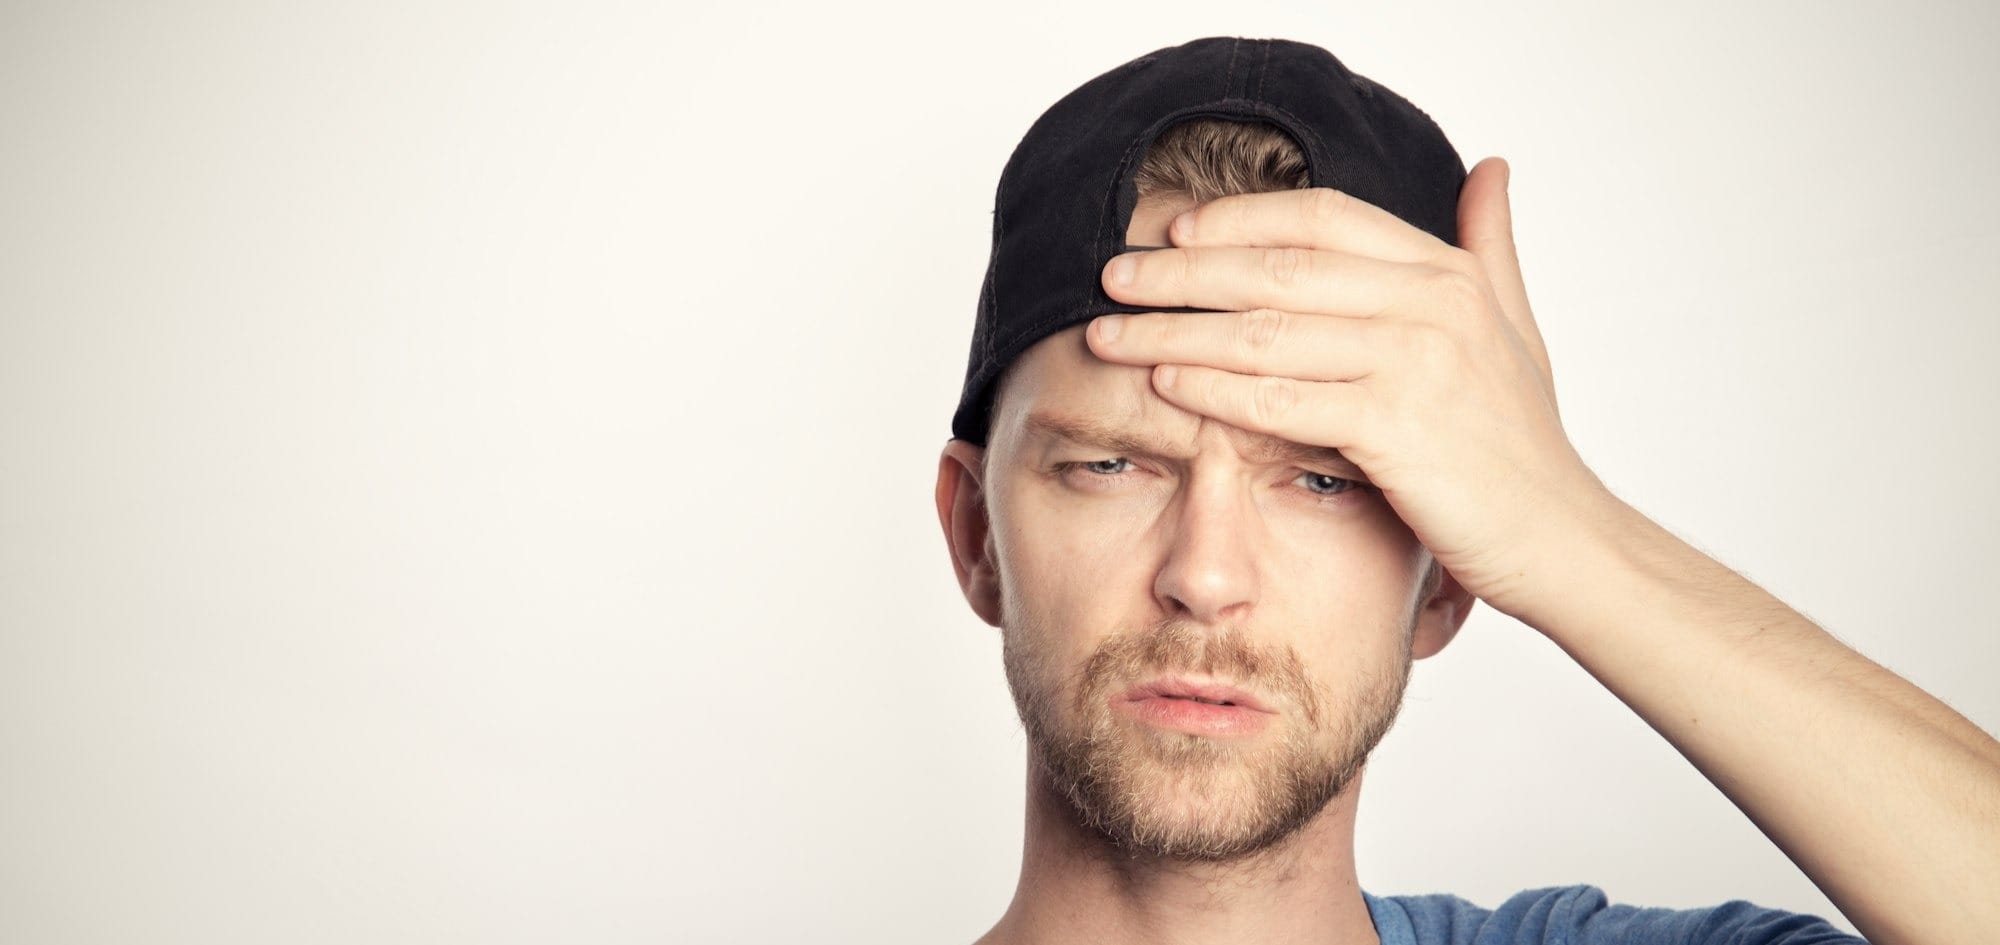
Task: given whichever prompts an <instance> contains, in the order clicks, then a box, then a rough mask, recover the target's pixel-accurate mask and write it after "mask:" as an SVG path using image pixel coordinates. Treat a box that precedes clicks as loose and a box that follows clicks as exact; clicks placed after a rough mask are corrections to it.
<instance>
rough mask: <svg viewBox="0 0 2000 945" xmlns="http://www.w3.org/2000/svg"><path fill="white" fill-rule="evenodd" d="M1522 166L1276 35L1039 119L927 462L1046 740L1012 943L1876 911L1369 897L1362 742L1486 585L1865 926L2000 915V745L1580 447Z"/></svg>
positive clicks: (1731, 938) (1685, 933) (1526, 938)
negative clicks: (1753, 576) (1702, 542)
mask: <svg viewBox="0 0 2000 945" xmlns="http://www.w3.org/2000/svg"><path fill="white" fill-rule="evenodd" d="M1507 171H1508V169H1507V166H1506V165H1505V163H1504V162H1501V161H1499V160H1497V159H1489V160H1487V161H1483V162H1481V163H1480V164H1479V165H1478V166H1476V167H1474V168H1473V170H1472V172H1471V173H1470V174H1469V175H1467V174H1466V173H1465V170H1464V166H1463V164H1462V163H1461V162H1460V161H1459V159H1458V156H1457V154H1456V152H1454V151H1452V149H1451V146H1450V145H1449V144H1448V143H1447V142H1446V141H1445V139H1444V136H1443V134H1442V132H1440V131H1439V130H1438V129H1437V128H1436V126H1435V124H1434V123H1432V122H1431V121H1430V120H1429V118H1428V116H1425V115H1424V114H1423V113H1422V112H1421V111H1419V110H1418V109H1416V108H1415V107H1414V106H1413V105H1411V104H1410V103H1408V102H1407V101H1405V100H1403V99H1402V98H1401V97H1399V96H1397V95H1395V94H1394V93H1393V92H1390V91H1389V90H1387V89H1385V88H1382V87H1381V86H1379V85H1376V84H1374V83H1372V82H1369V81H1368V80H1367V79H1365V78H1363V77H1360V76H1355V75H1352V74H1351V73H1349V72H1348V71H1347V70H1346V69H1345V68H1344V67H1342V66H1341V64H1340V63H1339V62H1338V61H1337V60H1336V59H1335V58H1334V57H1333V56H1332V55H1330V54H1329V53H1327V52H1326V51H1324V50H1321V49H1317V48H1314V47H1311V46H1305V45H1301V44H1296V43H1288V42H1282V41H1251V40H1238V39H1229V38H1213V39H1205V40H1199V41H1196V42H1193V43H1188V44H1186V45H1183V46H1179V47H1173V48H1170V49H1163V50H1160V51H1158V52H1155V53H1153V54H1151V55H1149V56H1146V57H1141V58H1140V59H1138V60H1134V61H1133V62H1131V63H1127V64H1126V65H1124V66H1121V67H1119V68H1118V69H1115V70H1112V71H1111V72H1108V73H1105V74H1104V75H1102V76H1099V77H1098V78H1096V79H1093V80H1092V81H1091V82H1089V83H1086V84H1085V85H1084V86H1083V87H1081V88H1079V89H1077V90H1076V91H1075V92H1072V93H1071V94H1070V95H1069V96H1066V97H1065V98H1064V99H1063V100H1062V101H1060V102H1058V103H1057V104H1056V105H1055V106H1053V107H1052V108H1050V109H1049V111H1048V112H1047V113H1046V114H1044V115H1043V116H1042V118H1041V119H1040V120H1038V121H1037V122H1036V124H1035V126H1034V127H1033V128H1032V129H1031V130H1030V131H1029V132H1028V134H1027V136H1026V137H1025V138H1024V139H1023V140H1022V142H1021V145H1020V146H1019V148H1017V150H1016V151H1015V153H1014V156H1013V158H1012V159H1011V160H1010V161H1009V162H1008V165H1007V168H1006V170H1005V171H1004V172H1003V174H1002V176H1001V184H1000V188H999V195H998V205H997V206H996V210H995V220H994V252H993V258H992V261H991V264H990V268H989V271H988V276H987V281H986V285H985V288H984V290H983V291H982V297H981V305H980V311H979V324H978V326H977V327H976V329H975V333H974V338H973V344H972V352H971V359H970V362H969V364H968V369H967V379H966V386H965V393H964V397H963V399H962V401H961V403H960V405H959V410H958V413H957V415H955V416H954V418H953V433H954V439H952V440H951V441H950V442H949V443H948V444H947V445H946V447H945V449H944V453H943V456H942V457H941V458H940V461H939V466H938V481H937V491H936V501H937V508H938V515H939V519H940V522H941V524H942V525H943V528H944V532H945V537H946V541H947V544H948V546H949V550H950V553H951V558H952V563H953V566H954V568H955V570H956V573H957V575H958V578H959V582H960V584H961V586H962V588H963V589H964V592H965V595H966V599H967V601H968V602H969V603H970V604H971V606H972V608H973V610H974V611H975V612H976V613H977V614H978V615H979V616H980V618H981V619H983V620H985V621H986V622H987V623H989V624H992V625H994V626H996V627H999V628H1000V629H1001V633H1002V649H1003V654H1004V659H1003V662H1004V664H1005V669H1006V675H1007V681H1008V684H1009V686H1010V688H1011V690H1012V693H1013V695H1014V699H1015V702H1016V705H1017V707H1018V708H1019V711H1020V715H1021V719H1022V723H1023V725H1024V727H1025V728H1026V731H1027V734H1028V742H1029V746H1030V751H1031V755H1032V762H1033V763H1032V764H1031V765H1030V771H1029V793H1028V803H1027V840H1026V846H1025V852H1024V858H1023V863H1022V869H1021V878H1020V884H1019V886H1018V888H1017V891H1016V894H1015V897H1014V901H1013V903H1012V905H1011V906H1010V907H1009V909H1008V910H1007V912H1006V914H1005V915H1004V916H1003V917H1002V918H1001V919H1000V921H999V923H998V924H997V925H995V926H994V928H993V929H992V930H991V931H990V932H989V933H988V934H987V935H986V937H985V938H984V939H983V941H987V942H994V943H1015V942H1037V943H1062V942H1093V943H1122V942H1139V941H1145V942H1190V943H1192V942H1225V941H1226V942H1314V943H1330V945H1331V943H1371V942H1378V941H1379V942H1382V943H1414V942H1425V943H1429V942H1473V941H1475V940H1476V941H1478V942H1481V943H1489V942H1491V943H1501V942H1505V943H1514V942H1544V941H1547V942H1575V943H1582V942H1639V943H1650V942H1669V941H1671V942H1724V941H1727V942H1778V941H1783V942H1789V943H1803V942H1851V941H1854V940H1855V939H1854V938H1853V937H1852V936H1849V935H1847V934H1845V933H1843V932H1841V931H1840V930H1838V929H1836V928H1834V927H1833V926H1831V925H1830V924H1828V923H1826V922H1825V921H1824V920H1822V919H1819V918H1817V917H1813V916H1806V915H1798V914H1792V913H1786V912H1781V911H1776V910H1770V909H1763V908H1759V907H1756V906H1752V905H1750V904H1749V903H1744V902H1740V901H1739V902H1732V903H1729V904H1726V905H1724V906H1719V907H1716V908H1713V909H1697V910H1669V909H1641V908H1637V907H1633V906H1628V905H1622V904H1620V905H1611V904H1608V903H1607V902H1606V901H1605V898H1604V896H1603V894H1602V893H1601V892H1600V891H1599V890H1597V889H1595V888H1594V887H1589V886H1578V887H1569V888H1562V889H1546V890H1529V891H1526V892H1523V893H1521V894H1520V895H1517V896H1515V897H1513V898H1512V899H1510V900H1508V901H1507V902H1505V903H1502V904H1500V906H1499V907H1498V908H1495V909H1492V910H1488V909H1485V908H1481V907H1479V906H1476V905H1474V904H1472V903H1470V902H1467V901H1465V900H1463V899H1459V898H1456V897H1452V896H1445V895H1436V896H1404V897H1376V896H1373V895H1370V894H1367V893H1365V892H1363V891H1362V890H1361V887H1360V884H1359V881H1358V879H1357V877H1356V875H1355V868H1354V851H1353V837H1354V818H1355V811H1356V809H1357V807H1356V805H1357V803H1358V797H1359V793H1360V789H1361V783H1362V775H1363V770H1364V765H1365V762H1366V760H1367V756H1368V753H1369V752H1370V751H1371V750H1372V749H1373V747H1374V746H1375V744H1376V743H1377V742H1378V741H1379V739H1380V738H1381V737H1382V736H1383V734H1384V733H1385V732H1386V731H1387V730H1388V729H1389V727H1390V725H1391V723H1392V722H1393V720H1394V718H1395V715H1396V712H1397V708H1398V706H1399V705H1400V701H1401V697H1402V693H1403V688H1404V684H1405V682H1406V680H1407V679H1408V676H1409V671H1410V665H1411V661H1412V660H1413V659H1421V658H1424V657H1427V656H1430V655H1432V654H1434V653H1437V652H1438V651H1439V650H1441V649H1443V648H1444V646H1445V645H1446V644H1447V643H1449V642H1450V640H1451V638H1452V637H1453V635H1454V634H1455V633H1456V632H1457V630H1458V628H1459V626H1460V625H1461V624H1462V623H1463V622H1464V620H1465V618H1466V616H1467V614H1468V613H1469V612H1470V610H1471V607H1472V605H1473V603H1474V601H1475V600H1479V601H1485V602H1486V603H1487V604H1489V605H1491V606H1493V607H1495V608H1497V609H1499V610H1501V611H1502V612H1504V613H1507V614H1509V615H1511V616H1513V617H1515V618H1518V619H1519V620H1520V621H1521V622H1523V623H1525V624H1527V625H1528V626H1530V627H1533V628H1534V629H1535V630H1537V631H1539V632H1541V633H1543V634H1546V635H1548V636H1549V637H1550V638H1551V639H1552V640H1554V641H1555V642H1556V643H1557V644H1558V645H1559V646H1561V647H1562V648H1563V650H1564V651H1565V652H1567V653H1569V654H1570V655H1571V656H1572V657H1574V658H1575V659H1576V660H1577V661H1578V662H1579V663H1580V664H1581V665H1582V666H1583V668H1584V669H1585V670H1587V671H1588V672H1590V673H1591V674H1592V675H1593V676H1594V677H1595V678H1597V679H1598V680H1599V681H1601V682H1603V683H1604V684H1605V685H1606V686H1607V687H1608V688H1610V690H1611V691H1612V692H1613V693H1615V694H1616V695H1617V696H1618V697H1619V698H1620V699H1621V700H1623V701H1624V702H1625V703H1626V704H1627V705H1629V706H1631V707H1632V708H1633V709H1634V710H1635V711H1637V712H1638V713H1639V714H1640V715H1641V716H1642V717H1644V718H1645V719H1646V721H1647V722H1648V723H1650V724H1651V725H1652V726H1653V727H1654V728H1655V729H1656V730H1657V731H1659V732H1660V733H1661V734H1662V735H1664V736H1665V737H1666V738H1667V739H1668V740H1669V741H1670V742H1671V743H1672V744H1673V745H1674V746H1675V747H1676V748H1677V749H1679V750H1680V751H1681V753H1682V754H1683V755H1685V756H1686V757H1687V758H1688V759H1689V760H1690V761H1692V762H1693V763H1694V764H1695V765H1696V767H1697V768H1699V769H1700V770H1701V771H1702V773H1703V774H1704V775H1706V776H1707V777H1708V778H1709V779H1710V780H1711V781H1713V782H1714V783H1715V784H1716V786H1717V787H1718V788H1720V789H1721V790H1722V791H1723V793H1724V794H1726V795H1727V796H1728V797H1729V798H1730V800H1732V801H1733V802H1735V803H1736V804H1737V806H1738V807H1740V808H1741V809H1742V810H1743V811H1744V813H1746V814H1747V815H1748V816H1749V817H1750V818H1751V819H1752V820H1753V821H1754V822H1755V823H1756V824H1757V825H1758V826H1759V827H1760V828H1761V829H1762V830H1763V831H1764V832H1765V834H1766V835H1768V836H1770V837H1771V838H1772V839H1773V840H1774V841H1775V842H1776V843H1777V844H1778V846H1779V847H1780V848H1781V849H1783V850H1784V851H1785V853H1786V855H1788V856H1789V857H1791V859H1792V860H1793V862H1795V863H1797V864H1798V865H1799V867H1800V868H1801V869H1802V870H1804V871H1805V873H1806V874H1807V875H1808V876H1809V877H1810V878H1811V879H1812V880H1813V881H1814V882H1815V883H1816V884H1818V886H1819V888H1820V889H1822V890H1823V891H1825V893H1826V894H1827V896H1828V897H1829V898H1830V899H1831V900H1832V901H1833V902H1834V903H1835V904H1836V905H1837V906H1838V907H1839V908H1840V910H1841V912H1842V914H1843V915H1845V916H1846V917H1847V918H1848V919H1849V920H1850V921H1852V922H1853V923H1854V925H1855V926H1856V927H1857V928H1858V929H1860V930H1861V931H1862V932H1863V933H1864V934H1865V935H1866V936H1867V937H1868V939H1869V940H1870V941H1873V942H1875V943H1876V945H1884V943H1891V942H1924V943H1946V942H1954V943H1956V942H1976V941H1990V940H1994V939H1995V938H1996V937H2000V892H1996V891H2000V743H1996V742H1995V741H1994V740H1993V739H1992V738H1991V737H1989V736H1988V735H1987V734H1986V733H1985V732H1983V731H1981V730H1980V729H1979V728H1978V727H1977V726H1975V725H1973V724H1972V723H1971V722H1969V721H1967V720H1966V719H1965V718H1963V717H1961V716H1959V715H1957V714H1956V713H1954V712H1953V711H1952V710H1951V709H1949V708H1948V707H1946V706H1945V705H1943V704H1942V703H1940V702H1938V701H1937V700H1936V699H1934V698H1932V697H1930V696H1929V695H1927V694H1925V693H1924V692H1922V691H1921V690H1919V689H1917V688H1916V687H1914V686H1912V685H1910V684H1909V683H1908V682H1906V681H1904V680H1902V679H1900V678H1898V677H1897V676H1895V675H1894V674H1892V673H1890V672H1888V671H1887V670H1884V669H1882V668H1881V667H1879V666H1876V665H1875V664H1873V663H1871V662H1869V661H1868V660H1867V659H1865V658H1863V657H1862V656H1861V655H1859V654H1857V653H1855V652H1853V651H1852V650H1850V649H1848V648H1847V647H1845V646H1843V645H1842V644H1841V643H1839V642H1838V641H1836V640H1835V639H1833V638H1832V637H1831V636H1829V635H1828V634H1826V633H1825V632H1824V631H1822V630H1820V629H1819V628H1818V627H1816V626H1814V625H1813V624H1812V623H1811V622H1809V621H1808V620H1806V619H1805V618H1804V617H1803V616H1801V615H1799V614H1798V613H1797V612H1795V611H1793V610H1792V609H1790V608H1789V607H1786V606H1785V605H1784V604H1783V603H1782V602H1780V601H1778V600H1776V599H1775V598H1773V597H1771V596H1770V595H1769V594H1767V593H1765V592H1764V591H1763V590H1761V589H1760V588H1758V587H1756V586H1755V585H1753V584H1751V583H1750V582H1749V581H1747V580H1745V579H1743V578H1742V577H1741V576H1739V575H1737V574H1735V573H1734V572H1732V571H1731V570H1730V569H1728V568H1726V567H1724V566H1722V565H1720V564H1718V563H1716V562H1715V561H1713V560H1710V559H1709V558H1707V557H1706V556H1704V555H1702V554H1701V553H1700V552H1698V551H1696V550H1695V549H1693V548H1692V547H1689V546H1688V545H1686V544H1685V543H1683V542H1681V541H1679V540H1678V539H1676V538H1675V537H1674V536H1673V535H1671V534H1669V533H1668V532H1666V531H1665V530H1664V529H1662V528H1660V527H1659V526H1657V525H1655V524H1654V523H1653V522H1651V521H1649V520H1647V519H1646V518H1645V517H1644V516H1643V515H1640V514H1639V513H1638V512H1637V511H1635V510H1634V509H1632V508H1631V507H1630V506H1627V505H1626V504H1624V503H1623V502H1621V501H1620V500H1619V499H1618V498H1617V497H1615V496H1613V495H1612V494H1611V493H1610V492H1609V491H1608V490H1607V489H1606V488H1605V487H1604V485H1603V484H1602V483H1601V482H1600V481H1599V480H1598V478H1597V477H1596V476H1595V475H1594V474H1592V473H1591V472H1590V470H1589V469H1588V468H1586V466H1585V465H1584V463H1583V462H1582V460H1581V459H1580V457H1579V456H1578V454H1577V452H1576V451H1575V450H1574V449H1573V448H1572V447H1571V445H1570V443H1569V440H1568V438H1567V436H1566V434H1565V433H1564V432H1563V429H1562V426H1561V422H1560V418H1559V415H1558V413H1557V410H1556V404H1555V392H1554V386H1553V382H1552V380H1551V373H1550V369H1549V365H1548V358H1547V354H1546V352H1545V350H1544V348H1543V345H1542V341H1541V338H1540V335H1539V332H1538V331H1537V329H1536V326H1535V321H1534V318H1533V315H1532V314H1531V313H1530V311H1529V308H1528V301H1527V295H1526V291H1525V289H1524V287H1523V285H1522V280H1521V275H1520V269H1519V266H1518V263H1517V261H1516V258H1515V255H1514V247H1513V239H1512V233H1511V222H1510V217H1509V208H1508V200H1507V195H1506V179H1507ZM1147 247H1154V248H1150V249H1148V248H1147Z"/></svg>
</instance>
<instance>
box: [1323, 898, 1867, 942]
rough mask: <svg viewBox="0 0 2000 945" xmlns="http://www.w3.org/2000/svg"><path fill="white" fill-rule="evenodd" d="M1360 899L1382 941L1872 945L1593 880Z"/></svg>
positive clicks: (1823, 929)
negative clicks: (1630, 899) (1617, 891)
mask: <svg viewBox="0 0 2000 945" xmlns="http://www.w3.org/2000/svg"><path fill="white" fill-rule="evenodd" d="M1362 897H1363V898H1364V899H1365V900H1366V901H1367V903H1368V912H1369V916H1370V918H1372V919H1373V920H1374V922H1375V929H1376V934H1377V936H1378V937H1380V939H1381V941H1382V945H1597V943H1607V945H1608V943H1612V942H1617V943H1621V945H1655V943H1658V945H1857V943H1858V945H1867V943H1866V942H1863V940H1861V939H1859V938H1856V937H1854V936H1853V935H1852V934H1849V933H1848V932H1845V931H1843V930H1841V929H1839V928H1837V927H1835V926H1834V925H1833V924H1832V923H1829V922H1827V921H1826V920H1825V919H1822V918H1820V917H1818V916H1815V915H1807V914H1805V913H1799V912H1786V911H1784V910H1780V909H1769V908H1765V907H1763V906H1759V905H1756V904H1754V903H1750V902H1746V901H1744V900H1741V899H1732V900H1730V901H1728V902H1725V903H1722V904H1721V905H1716V906H1706V907H1702V908H1699V909H1662V908H1652V907H1644V906H1632V905H1622V904H1614V903H1612V902H1611V901H1610V899H1609V897H1607V896H1606V895H1605V894H1604V890H1602V889H1599V888H1597V887H1596V886H1588V885H1577V886H1549V887H1545V888H1541V889H1528V890H1523V891H1521V892H1518V893H1515V894H1514V895H1512V896H1509V897H1508V898H1507V900H1506V901H1505V902H1502V903H1500V905H1499V906H1497V907H1494V908H1491V909H1488V908H1485V907H1483V906H1480V905H1478V904H1476V903H1473V902H1471V901H1469V900H1466V899H1464V898H1461V897H1459V896H1454V895H1451V894H1448V893H1430V894H1426V895H1417V896H1374V895H1370V894H1369V893H1367V892H1363V893H1362Z"/></svg>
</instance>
